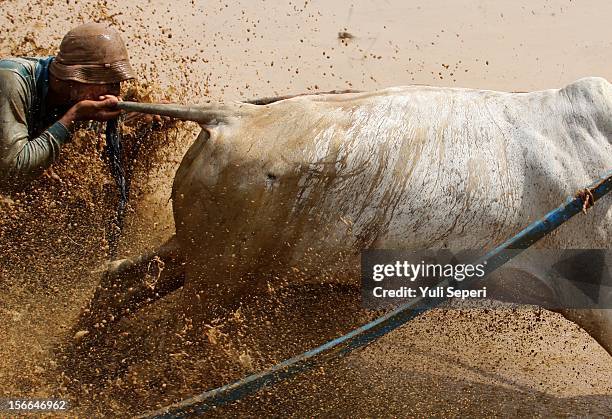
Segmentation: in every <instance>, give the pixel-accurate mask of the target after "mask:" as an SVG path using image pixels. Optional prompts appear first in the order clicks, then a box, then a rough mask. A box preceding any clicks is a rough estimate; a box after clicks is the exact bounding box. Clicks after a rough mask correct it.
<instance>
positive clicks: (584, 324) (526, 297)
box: [486, 259, 612, 355]
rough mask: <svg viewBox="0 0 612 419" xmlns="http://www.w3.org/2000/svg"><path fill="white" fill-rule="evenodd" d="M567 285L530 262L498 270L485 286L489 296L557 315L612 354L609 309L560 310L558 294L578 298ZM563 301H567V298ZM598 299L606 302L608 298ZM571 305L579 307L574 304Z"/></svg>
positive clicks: (566, 280) (561, 304)
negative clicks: (544, 309) (541, 308)
mask: <svg viewBox="0 0 612 419" xmlns="http://www.w3.org/2000/svg"><path fill="white" fill-rule="evenodd" d="M547 265H548V266H550V264H547ZM568 282H569V280H568V279H567V278H564V277H562V276H560V275H558V274H553V273H552V272H548V271H546V270H543V269H542V268H541V267H540V268H538V267H537V262H536V261H534V260H533V259H532V260H531V261H530V262H529V263H524V264H521V267H520V268H518V267H513V268H501V269H499V270H498V271H496V272H494V273H492V274H491V275H490V276H489V277H488V278H487V284H486V285H487V290H488V291H489V293H488V294H489V295H490V296H493V297H494V298H496V299H500V300H502V301H507V302H512V303H519V304H532V305H538V306H541V307H543V308H546V309H548V310H551V311H554V312H557V313H560V314H561V315H563V316H564V317H565V318H566V319H568V320H569V321H571V322H573V323H575V324H577V325H578V326H580V327H581V328H582V329H583V330H584V331H585V332H587V333H588V334H589V335H590V336H591V337H593V339H595V340H596V341H597V342H598V343H599V344H600V345H601V346H602V347H603V348H604V349H605V350H606V351H608V353H610V354H611V355H612V310H610V309H579V308H562V307H563V303H562V300H563V299H562V298H561V295H560V294H563V293H566V294H568V295H576V297H579V296H578V295H577V294H569V293H568V291H567V289H566V288H564V285H567V283H568ZM572 290H573V287H572ZM574 292H575V291H574ZM565 300H566V301H567V297H566V298H565ZM601 300H602V301H609V298H602V299H601ZM573 304H575V305H579V303H578V302H577V301H574V302H573ZM566 307H567V306H566Z"/></svg>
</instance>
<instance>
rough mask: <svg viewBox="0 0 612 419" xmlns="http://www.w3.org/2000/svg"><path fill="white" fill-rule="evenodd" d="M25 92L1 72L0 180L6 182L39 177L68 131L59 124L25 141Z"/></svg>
mask: <svg viewBox="0 0 612 419" xmlns="http://www.w3.org/2000/svg"><path fill="white" fill-rule="evenodd" d="M26 95H28V90H27V88H26V85H25V82H24V81H23V79H22V78H21V77H20V76H19V75H17V74H15V73H13V72H10V71H0V178H1V179H3V180H5V181H7V180H8V181H10V180H12V179H15V180H17V179H23V178H30V177H35V176H37V175H39V174H40V173H41V172H42V171H43V170H44V169H46V168H47V167H49V166H50V165H51V164H52V163H53V162H54V161H55V160H57V158H58V156H59V151H60V147H61V146H62V145H63V144H64V143H66V142H67V141H68V140H69V138H70V132H69V130H68V129H67V128H66V126H65V125H64V124H62V123H61V122H60V121H58V122H56V123H54V124H53V125H51V126H50V127H49V128H47V129H46V130H45V131H43V132H42V133H41V134H40V135H39V136H38V137H36V138H32V139H29V138H28V127H27V119H26V115H27V106H28V103H29V101H28V98H27V96H26Z"/></svg>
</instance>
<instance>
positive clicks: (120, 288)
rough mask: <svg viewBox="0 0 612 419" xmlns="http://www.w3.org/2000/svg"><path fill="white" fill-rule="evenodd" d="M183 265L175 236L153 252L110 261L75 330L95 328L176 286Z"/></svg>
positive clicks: (179, 284) (182, 277) (182, 275)
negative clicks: (132, 257)
mask: <svg viewBox="0 0 612 419" xmlns="http://www.w3.org/2000/svg"><path fill="white" fill-rule="evenodd" d="M184 283H185V268H184V262H183V258H182V256H181V252H180V247H179V244H178V241H177V239H176V236H173V237H172V238H171V239H170V240H168V241H167V242H166V243H164V244H163V245H162V246H161V247H160V248H158V249H157V250H156V251H154V252H150V253H147V254H144V255H141V256H138V257H136V258H134V259H123V260H120V261H115V262H113V263H111V265H110V267H109V268H108V269H107V271H106V272H105V273H104V274H103V276H102V280H101V282H100V285H99V286H98V287H97V288H96V291H95V294H94V296H93V298H92V300H91V302H90V304H89V307H88V308H86V309H85V310H84V313H83V315H82V316H81V319H80V321H79V323H78V324H77V327H76V329H77V333H78V332H83V331H87V332H90V333H91V332H94V331H95V330H99V329H104V327H105V326H106V325H108V324H111V323H113V322H116V321H117V320H119V319H120V318H121V317H124V316H125V315H127V314H129V313H132V312H134V311H136V310H138V309H140V308H141V307H143V306H145V305H147V304H150V303H152V302H154V301H156V300H158V299H159V298H162V297H163V296H165V295H167V294H169V293H171V292H173V291H175V290H177V289H178V288H180V287H182V286H183V284H184Z"/></svg>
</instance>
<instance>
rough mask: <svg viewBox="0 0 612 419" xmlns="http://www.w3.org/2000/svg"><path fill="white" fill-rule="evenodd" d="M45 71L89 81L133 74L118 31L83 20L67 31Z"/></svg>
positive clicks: (114, 80) (120, 78) (112, 80)
mask: <svg viewBox="0 0 612 419" xmlns="http://www.w3.org/2000/svg"><path fill="white" fill-rule="evenodd" d="M49 71H50V72H51V74H53V75H54V76H55V77H57V78H58V79H60V80H74V81H78V82H81V83H91V84H109V83H119V82H122V81H125V80H128V79H133V78H135V77H136V76H135V74H134V70H133V69H132V66H131V65H130V62H129V60H128V53H127V49H126V48H125V44H124V43H123V40H122V39H121V36H120V35H119V32H118V31H117V30H116V29H113V28H109V27H108V26H106V25H103V24H101V23H86V24H84V25H81V26H78V27H76V28H74V29H72V30H71V31H70V32H68V33H67V34H66V36H64V39H62V43H61V45H60V50H59V53H58V54H57V56H56V57H55V59H54V60H53V62H52V63H51V66H50V68H49Z"/></svg>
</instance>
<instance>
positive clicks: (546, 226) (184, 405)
mask: <svg viewBox="0 0 612 419" xmlns="http://www.w3.org/2000/svg"><path fill="white" fill-rule="evenodd" d="M611 189H612V171H610V172H608V173H607V174H606V175H605V176H604V177H602V178H601V179H600V180H599V181H597V182H595V183H594V184H593V185H592V186H590V187H589V188H587V189H585V190H583V191H581V192H579V193H578V194H577V196H576V197H573V198H569V199H568V200H567V201H566V202H565V203H564V204H562V205H561V206H559V207H558V208H556V209H555V210H553V211H551V212H549V213H548V214H546V215H545V216H544V217H543V218H541V219H540V220H538V221H535V222H534V223H532V224H530V225H529V226H528V227H526V228H525V229H524V230H522V231H521V232H520V233H518V234H517V235H516V236H514V237H512V238H511V239H509V240H508V241H506V242H505V243H503V244H501V245H500V246H498V247H496V248H495V249H493V250H492V251H490V252H489V253H487V254H486V255H485V256H483V257H482V258H481V259H480V261H485V260H486V261H487V265H486V266H487V273H491V272H492V271H494V270H495V269H497V268H499V267H500V266H502V265H503V264H504V263H506V262H507V261H508V260H510V259H511V258H513V257H515V256H516V255H518V254H519V253H520V252H522V251H523V250H525V249H527V248H528V247H529V246H531V245H532V244H534V243H535V242H537V241H538V240H540V239H541V238H542V237H544V236H545V235H547V234H548V233H550V232H552V231H553V230H555V229H556V228H557V227H559V226H560V225H561V224H563V223H564V222H566V221H567V220H569V219H570V218H571V217H573V216H574V215H576V214H578V213H579V212H581V211H583V209H584V208H585V207H586V206H588V205H585V199H587V196H588V197H589V199H590V201H589V202H587V204H590V205H592V204H593V203H594V202H595V201H597V200H598V199H600V198H601V197H602V196H604V195H605V194H607V193H608V192H610V190H611ZM591 201H592V202H591ZM507 249H516V251H514V252H503V251H504V250H507ZM479 263H481V262H479ZM469 282H471V281H470V280H467V279H466V280H464V281H463V282H462V285H463V286H465V285H467V284H468V283H469ZM453 283H454V281H453ZM450 284H451V281H450V280H448V279H446V280H444V281H441V282H440V283H439V284H438V286H448V285H450ZM444 301H446V298H444V297H421V298H417V299H414V300H412V301H411V302H409V303H406V304H403V305H401V306H399V307H398V308H396V309H395V310H393V311H391V312H389V313H387V314H385V315H384V316H382V317H379V318H377V319H376V320H373V321H371V322H370V323H367V324H365V325H363V326H361V327H359V328H357V329H354V330H352V331H351V332H349V333H347V334H346V335H344V336H341V337H339V338H337V339H334V340H331V341H329V342H327V343H325V344H323V345H321V346H319V347H316V348H314V349H311V350H310V351H307V352H304V353H302V354H301V355H298V356H295V357H293V358H290V359H287V360H285V361H283V362H281V363H280V364H277V365H275V366H273V367H272V368H270V369H268V370H265V371H262V372H259V373H256V374H253V375H249V376H248V377H245V378H243V379H241V380H239V381H236V382H234V383H231V384H226V385H224V386H222V387H218V388H215V389H213V390H210V391H206V392H204V393H202V394H199V395H197V396H193V397H190V398H187V399H185V400H183V401H181V402H178V403H175V404H172V405H170V406H166V407H164V408H162V409H160V410H157V411H155V412H151V413H148V414H146V415H145V416H143V417H146V418H185V417H188V416H192V415H198V414H202V413H204V412H206V411H207V410H209V409H211V408H213V407H216V406H221V405H224V404H227V403H231V402H234V401H237V400H240V399H242V398H243V397H245V396H247V395H249V394H251V393H253V392H255V391H258V390H260V389H262V388H263V387H266V386H270V385H273V384H275V383H278V382H280V381H283V380H285V379H287V378H289V377H292V376H294V375H296V374H298V373H300V372H302V371H306V370H309V369H311V368H313V367H314V366H316V365H319V364H322V363H324V362H325V361H328V360H331V359H335V358H338V357H341V356H343V355H346V354H348V353H349V352H351V351H353V350H355V349H357V348H360V347H363V346H365V345H367V344H369V343H371V342H372V341H374V340H376V339H378V338H380V337H381V336H384V335H386V334H387V333H389V332H391V331H393V330H395V329H397V328H398V327H400V326H401V325H403V324H405V323H406V322H408V321H410V320H412V319H414V318H415V317H417V316H418V315H419V314H421V313H423V312H425V311H427V310H430V309H432V308H434V307H436V306H438V305H440V304H441V303H443V302H444ZM417 305H418V308H416V306H417Z"/></svg>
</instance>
